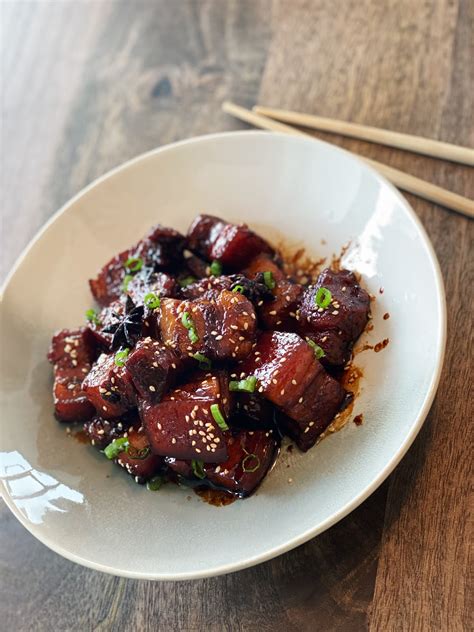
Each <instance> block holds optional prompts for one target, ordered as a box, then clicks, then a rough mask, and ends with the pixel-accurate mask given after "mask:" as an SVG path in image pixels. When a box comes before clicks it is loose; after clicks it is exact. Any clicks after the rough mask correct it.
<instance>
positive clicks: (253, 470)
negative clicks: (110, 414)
mask: <svg viewBox="0 0 474 632" xmlns="http://www.w3.org/2000/svg"><path fill="white" fill-rule="evenodd" d="M225 442H226V447H227V453H228V457H227V459H226V460H225V461H223V462H222V463H218V464H216V463H198V464H196V462H194V463H192V462H191V461H183V460H179V459H172V458H167V459H165V461H166V464H167V465H168V467H169V468H170V469H171V470H172V471H173V472H175V473H176V474H178V475H179V476H182V477H183V478H185V479H188V480H190V481H193V482H194V485H198V486H199V487H201V486H202V487H211V488H217V489H220V490H224V491H227V492H230V493H231V494H232V495H234V496H238V497H239V498H243V497H245V496H249V495H250V494H252V493H253V492H254V491H255V490H256V489H257V487H258V486H259V485H260V483H261V482H262V480H263V479H264V477H265V476H266V474H267V473H268V470H269V469H270V468H271V466H272V465H273V463H274V462H275V458H276V456H277V453H278V446H279V443H278V441H277V440H276V438H275V436H274V434H273V433H272V432H271V431H262V430H260V431H252V430H251V431H246V430H240V431H235V432H232V433H227V434H226V436H225ZM193 466H194V467H193Z"/></svg>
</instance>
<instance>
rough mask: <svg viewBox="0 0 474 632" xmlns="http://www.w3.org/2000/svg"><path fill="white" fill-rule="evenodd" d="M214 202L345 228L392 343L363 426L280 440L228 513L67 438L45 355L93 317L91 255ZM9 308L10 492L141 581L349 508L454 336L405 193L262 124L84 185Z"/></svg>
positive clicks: (11, 501)
mask: <svg viewBox="0 0 474 632" xmlns="http://www.w3.org/2000/svg"><path fill="white" fill-rule="evenodd" d="M203 211H205V212H208V213H213V214H217V215H221V216H223V217H225V218H226V219H228V220H231V221H236V222H241V221H244V222H247V223H249V224H250V225H251V226H252V227H253V228H254V229H256V230H257V231H259V232H261V233H262V234H263V235H265V236H266V237H268V238H270V239H272V240H275V239H279V238H280V237H281V236H284V237H285V238H286V240H287V241H288V242H290V243H292V244H296V243H301V244H304V245H305V246H306V247H307V249H308V250H309V251H310V252H311V253H313V254H314V255H317V256H320V255H330V254H331V253H334V252H338V251H339V250H340V248H341V246H342V245H343V244H346V243H347V242H348V241H349V240H351V243H352V245H351V247H350V249H349V250H348V252H347V253H346V255H345V258H344V263H345V264H346V265H347V266H348V267H349V268H351V269H355V270H358V271H359V272H361V273H362V275H363V279H364V284H365V285H366V287H368V289H369V291H370V292H372V293H373V294H374V295H376V296H377V301H376V303H375V307H374V309H373V316H374V320H373V322H374V325H375V326H374V330H373V331H372V332H371V333H370V335H369V336H368V339H369V341H372V342H378V341H380V340H382V339H383V338H389V339H390V344H389V345H388V346H387V347H386V349H385V350H384V351H383V352H381V353H377V354H375V353H373V352H372V351H367V352H365V353H362V354H360V355H359V356H358V359H357V361H358V364H359V365H362V366H363V371H364V379H363V381H362V393H361V395H360V396H359V398H358V400H357V401H356V405H355V410H354V414H357V413H360V412H361V413H363V415H364V424H363V425H362V426H360V427H356V426H355V424H352V423H350V424H348V425H347V426H346V427H345V428H344V429H343V430H342V431H341V432H338V433H336V434H334V435H331V436H330V437H329V438H327V439H326V440H324V441H323V442H321V444H320V445H318V446H317V447H316V448H314V449H313V450H311V451H310V452H309V453H307V454H298V453H296V452H293V453H292V454H288V453H286V454H285V455H283V457H282V461H281V462H279V463H277V465H276V467H275V469H274V470H273V471H272V472H271V474H270V475H269V476H268V477H267V479H266V480H265V481H264V483H263V485H262V486H261V488H260V489H259V491H258V493H257V494H256V495H254V496H253V497H251V498H249V499H247V500H244V501H239V502H235V503H234V504H232V505H230V506H227V507H223V508H216V507H213V506H210V505H208V504H206V503H204V502H203V501H201V500H200V499H199V498H198V497H197V496H195V495H194V494H193V493H192V492H190V491H187V490H182V489H179V488H177V487H175V486H173V485H168V486H165V487H164V488H163V489H162V490H160V492H157V493H150V492H148V491H147V490H146V489H145V488H144V487H140V486H137V485H136V484H135V483H134V482H133V481H132V480H131V479H129V478H128V477H127V476H126V475H125V474H124V472H123V471H121V470H119V468H116V467H114V466H113V465H112V464H111V463H109V462H107V461H105V459H104V458H103V457H102V456H101V455H100V454H98V453H97V452H95V451H94V449H92V448H90V447H89V446H85V445H81V444H79V443H78V442H76V441H75V440H74V439H73V438H71V437H68V436H67V434H66V431H65V427H64V426H61V425H60V424H58V423H57V422H56V421H55V420H54V418H53V408H52V397H51V368H50V366H49V365H48V363H47V361H46V351H47V348H48V344H49V341H50V337H51V333H52V332H53V331H54V330H55V329H57V328H62V327H65V326H75V325H77V324H80V323H82V322H84V311H85V310H86V309H87V308H89V307H90V306H91V305H92V299H91V296H90V294H89V290H88V284H87V279H88V278H89V277H90V276H91V275H93V274H94V272H95V271H96V270H97V268H98V267H100V266H101V265H102V264H103V263H104V262H105V261H106V260H108V259H109V257H110V256H111V255H113V254H114V253H116V252H117V251H118V250H121V249H123V248H125V247H126V246H128V245H129V244H130V243H133V242H134V241H135V240H137V239H138V238H140V237H141V236H142V234H143V233H144V232H145V231H146V230H147V229H148V228H149V226H150V225H151V224H153V223H156V222H157V221H159V222H161V223H163V224H168V225H170V226H173V227H175V228H178V229H181V230H185V229H186V227H187V226H188V224H189V223H190V221H191V220H192V219H193V217H194V216H195V215H196V214H197V213H199V212H203ZM323 239H324V240H325V242H326V243H325V244H323V243H322V240H323ZM381 287H383V288H384V290H385V291H384V293H383V294H380V293H379V288H381ZM385 312H389V313H390V316H391V317H390V319H389V320H383V318H382V315H383V314H384V313H385ZM1 315H2V357H1V361H2V367H1V368H2V372H1V386H2V397H3V401H2V434H1V442H2V445H1V468H0V475H1V478H2V488H3V496H4V498H5V501H6V503H7V504H8V506H9V507H10V509H11V511H12V512H13V513H14V514H15V516H16V517H17V518H18V519H19V520H20V522H21V523H22V524H23V525H24V526H25V527H26V528H27V529H28V530H29V531H31V533H33V534H34V535H35V536H36V537H37V538H38V539H39V540H41V541H42V542H43V543H44V544H46V545H47V546H49V547H50V548H52V549H53V550H55V551H56V552H58V553H60V554H61V555H64V556H65V557H67V558H69V559H71V560H74V561H76V562H79V563H80V564H84V565H86V566H89V567H91V568H95V569H98V570H102V571H106V572H110V573H114V574H117V575H124V576H127V577H138V578H147V579H185V578H198V577H205V576H210V575H217V574H220V573H227V572H230V571H235V570H238V569H241V568H245V567H247V566H251V565H252V564H257V563H258V562H262V561H264V560H267V559H269V558H271V557H274V556H276V555H278V554H280V553H283V552H284V551H288V550H289V549H291V548H293V547H295V546H297V545H298V544H301V543H302V542H305V541H306V540H309V539H310V538H312V537H314V536H315V535H317V534H318V533H321V532H322V531H324V530H325V529H327V528H328V527H330V526H331V525H333V524H334V523H335V522H337V521H338V520H340V519H341V518H342V517H344V516H345V515H346V514H347V513H349V512H350V511H351V510H352V509H354V508H355V507H356V506H357V505H359V503H361V502H362V501H363V500H364V499H365V498H367V496H368V495H369V494H370V493H372V492H373V491H374V490H375V489H376V488H377V486H378V485H380V483H381V482H382V481H383V480H384V479H385V478H386V476H387V475H388V474H389V473H390V472H391V471H392V470H393V468H394V467H395V465H396V464H397V463H398V462H399V460H400V459H401V457H402V456H403V455H404V454H405V452H406V450H407V449H408V447H409V446H410V444H411V443H412V441H413V439H414V438H415V436H416V434H417V432H418V431H419V429H420V427H421V425H422V423H423V420H424V419H425V416H426V414H427V412H428V410H429V407H430V405H431V402H432V400H433V397H434V395H435V391H436V387H437V384H438V379H439V375H440V370H441V365H442V359H443V353H444V346H445V323H446V317H445V298H444V290H443V283H442V279H441V276H440V271H439V267H438V263H437V261H436V257H435V255H434V253H433V250H432V247H431V245H430V243H429V241H428V238H427V236H426V234H425V232H424V230H423V228H422V227H421V225H420V223H419V221H418V220H417V218H416V216H415V214H414V212H413V211H412V209H411V208H410V206H409V205H408V203H407V202H406V200H405V199H404V198H403V197H402V196H401V195H400V194H399V193H398V192H397V191H396V190H395V189H394V188H393V187H392V186H391V185H390V184H388V183H387V182H386V181H385V180H384V179H383V178H381V177H380V176H378V175H377V174H376V173H375V172H374V171H372V170H371V169H370V168H369V167H367V166H366V165H365V164H363V163H362V162H360V161H359V160H357V159H356V158H355V157H354V156H352V155H350V154H349V153H346V152H344V151H342V150H341V149H338V148H336V147H334V146H331V145H328V144H325V143H322V142H318V141H312V140H308V139H304V138H293V137H288V136H284V135H277V134H268V133H262V132H237V133H230V134H218V135H212V136H206V137H202V138H196V139H191V140H188V141H184V142H181V143H177V144H175V145H170V146H168V147H163V148H161V149H158V150H156V151H153V152H151V153H148V154H145V155H143V156H140V157H138V158H136V159H135V160H132V161H131V162H129V163H127V164H125V165H123V166H121V167H119V168H118V169H115V170H114V171H112V172H111V173H109V174H107V175H106V176H104V177H102V178H100V179H99V180H97V181H96V182H95V183H93V184H92V185H91V186H89V187H87V188H86V189H85V190H84V191H82V192H81V193H80V194H79V195H77V196H76V197H75V198H74V199H73V200H71V201H70V202H69V203H68V204H66V206H65V207H64V208H63V209H61V210H60V211H59V212H58V213H57V214H56V215H55V216H54V217H53V218H52V219H51V220H50V221H49V222H48V224H47V225H46V226H45V227H44V228H43V230H42V231H41V232H40V234H39V235H38V236H37V237H36V238H35V239H34V240H33V242H32V243H31V244H30V246H29V247H28V248H27V250H26V252H25V253H24V254H23V255H22V257H21V258H20V260H19V261H18V263H17V264H16V266H15V268H14V270H13V271H12V273H11V274H10V276H9V278H8V280H7V283H6V285H5V288H4V293H3V300H2V305H1ZM366 337H367V336H366ZM287 464H289V465H290V467H289V468H287V467H286V465H287ZM289 477H291V479H292V481H293V482H292V484H289V482H288V479H289ZM188 497H190V499H188Z"/></svg>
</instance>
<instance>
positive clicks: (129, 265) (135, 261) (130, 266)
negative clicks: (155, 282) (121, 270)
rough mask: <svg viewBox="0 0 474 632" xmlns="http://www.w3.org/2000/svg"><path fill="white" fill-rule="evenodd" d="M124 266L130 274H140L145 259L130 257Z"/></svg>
mask: <svg viewBox="0 0 474 632" xmlns="http://www.w3.org/2000/svg"><path fill="white" fill-rule="evenodd" d="M123 265H124V267H125V269H126V270H127V271H128V272H138V271H139V270H141V269H142V268H143V259H140V257H129V258H128V259H127V261H125V263H124V264H123Z"/></svg>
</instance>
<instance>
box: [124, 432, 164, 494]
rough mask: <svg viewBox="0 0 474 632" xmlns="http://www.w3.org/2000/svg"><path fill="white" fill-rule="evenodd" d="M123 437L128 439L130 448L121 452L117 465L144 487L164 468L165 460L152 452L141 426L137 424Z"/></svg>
mask: <svg viewBox="0 0 474 632" xmlns="http://www.w3.org/2000/svg"><path fill="white" fill-rule="evenodd" d="M123 436H126V437H127V439H128V446H127V448H126V450H123V451H122V452H120V454H119V455H118V457H117V459H116V463H117V465H120V467H123V468H124V470H125V471H126V472H128V474H130V476H133V478H134V479H135V482H136V483H139V484H140V485H143V484H144V483H146V482H147V481H148V480H150V479H151V478H152V477H153V476H155V475H156V474H157V473H158V472H159V471H160V470H161V469H162V468H163V464H164V462H163V459H162V457H160V456H158V455H157V454H154V453H153V452H152V451H151V446H150V442H149V440H148V437H147V435H146V433H145V430H144V428H143V426H141V425H140V424H135V425H134V426H133V427H132V428H130V429H129V430H128V431H127V432H126V433H125V434H124V435H123Z"/></svg>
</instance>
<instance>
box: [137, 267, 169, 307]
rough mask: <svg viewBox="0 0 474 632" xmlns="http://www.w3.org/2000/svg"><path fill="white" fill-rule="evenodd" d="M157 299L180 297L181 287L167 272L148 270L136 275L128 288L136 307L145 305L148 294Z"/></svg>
mask: <svg viewBox="0 0 474 632" xmlns="http://www.w3.org/2000/svg"><path fill="white" fill-rule="evenodd" d="M150 293H153V294H155V295H156V296H157V297H164V296H178V294H179V286H178V284H177V283H176V281H175V279H174V278H173V277H172V276H170V275H169V274H166V273H165V272H154V271H153V270H152V269H150V268H147V269H145V270H143V271H140V272H139V273H138V274H136V275H135V276H134V277H133V278H132V279H131V281H130V283H129V284H128V286H127V294H128V295H129V296H130V298H131V299H132V301H133V302H134V304H135V305H143V301H144V299H145V296H146V295H147V294H150Z"/></svg>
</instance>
